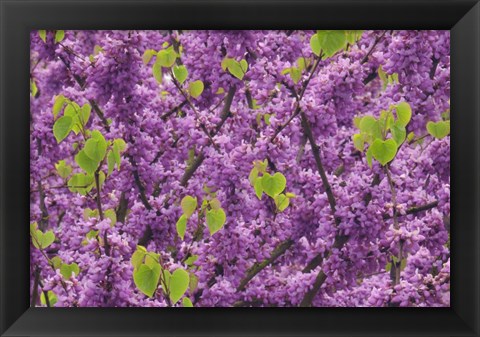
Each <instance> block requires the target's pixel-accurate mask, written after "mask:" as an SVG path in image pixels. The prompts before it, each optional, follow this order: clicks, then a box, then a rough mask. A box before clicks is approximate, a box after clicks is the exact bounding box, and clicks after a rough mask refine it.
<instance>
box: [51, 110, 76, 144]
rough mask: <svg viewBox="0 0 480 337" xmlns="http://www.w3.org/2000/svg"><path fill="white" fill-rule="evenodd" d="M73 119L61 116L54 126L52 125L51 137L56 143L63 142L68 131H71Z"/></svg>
mask: <svg viewBox="0 0 480 337" xmlns="http://www.w3.org/2000/svg"><path fill="white" fill-rule="evenodd" d="M72 126H73V119H72V117H69V116H63V117H60V118H59V119H57V121H56V122H55V124H53V135H54V136H55V139H56V140H57V143H60V142H61V141H62V140H64V139H65V138H66V137H67V136H68V134H69V133H70V131H72Z"/></svg>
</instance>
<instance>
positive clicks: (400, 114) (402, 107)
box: [395, 102, 412, 127]
mask: <svg viewBox="0 0 480 337" xmlns="http://www.w3.org/2000/svg"><path fill="white" fill-rule="evenodd" d="M395 110H396V111H397V121H398V122H399V123H400V125H401V126H403V127H406V126H407V125H408V123H409V122H410V119H411V118H412V108H411V107H410V105H409V104H408V103H407V102H401V103H399V104H397V106H396V107H395Z"/></svg>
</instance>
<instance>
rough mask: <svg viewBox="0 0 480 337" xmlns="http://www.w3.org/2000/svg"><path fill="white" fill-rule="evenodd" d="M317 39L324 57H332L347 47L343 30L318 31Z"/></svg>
mask: <svg viewBox="0 0 480 337" xmlns="http://www.w3.org/2000/svg"><path fill="white" fill-rule="evenodd" d="M317 39H318V41H319V44H320V49H321V50H322V51H323V54H324V57H330V56H333V55H334V54H335V53H336V52H337V51H339V50H341V49H343V48H345V46H346V45H347V36H346V34H345V31H344V30H318V31H317Z"/></svg>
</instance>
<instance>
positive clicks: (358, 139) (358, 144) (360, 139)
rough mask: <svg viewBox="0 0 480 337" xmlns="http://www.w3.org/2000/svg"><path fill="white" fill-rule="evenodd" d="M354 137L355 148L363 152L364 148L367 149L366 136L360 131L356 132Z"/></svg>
mask: <svg viewBox="0 0 480 337" xmlns="http://www.w3.org/2000/svg"><path fill="white" fill-rule="evenodd" d="M352 139H353V146H355V148H356V149H357V150H358V151H360V152H363V150H364V149H365V138H364V136H363V135H362V134H360V133H356V134H354V135H353V136H352Z"/></svg>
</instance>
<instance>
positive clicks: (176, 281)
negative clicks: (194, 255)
mask: <svg viewBox="0 0 480 337" xmlns="http://www.w3.org/2000/svg"><path fill="white" fill-rule="evenodd" d="M189 282H190V276H189V275H188V273H187V272H186V271H185V270H183V269H181V268H178V269H176V270H175V271H174V272H173V274H172V276H171V277H170V284H169V290H170V300H171V301H172V303H173V304H175V303H177V302H178V300H179V299H180V298H181V297H182V296H183V295H184V294H185V292H186V291H187V289H188V284H189Z"/></svg>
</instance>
